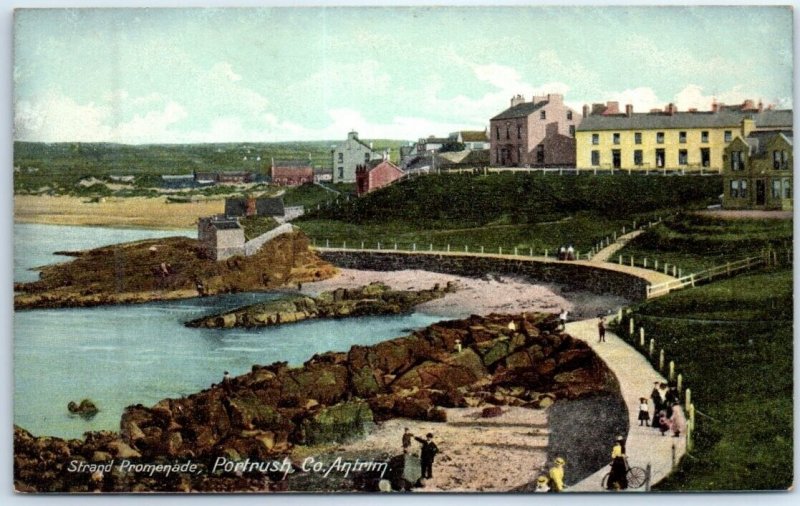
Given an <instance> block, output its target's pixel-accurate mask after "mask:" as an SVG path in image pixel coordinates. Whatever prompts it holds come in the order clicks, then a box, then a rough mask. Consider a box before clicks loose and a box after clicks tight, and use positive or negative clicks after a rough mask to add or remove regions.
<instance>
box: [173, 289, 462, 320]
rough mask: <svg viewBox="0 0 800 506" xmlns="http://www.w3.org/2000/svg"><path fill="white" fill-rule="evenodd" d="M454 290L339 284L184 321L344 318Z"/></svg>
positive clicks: (390, 310) (396, 308) (401, 307)
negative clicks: (310, 293) (313, 293)
mask: <svg viewBox="0 0 800 506" xmlns="http://www.w3.org/2000/svg"><path fill="white" fill-rule="evenodd" d="M452 291H455V286H454V285H453V284H452V283H449V282H448V283H447V286H445V287H443V288H442V287H440V286H439V285H438V284H437V285H435V286H434V287H433V288H431V289H430V290H399V291H398V290H391V289H390V288H389V287H388V286H386V285H384V284H383V283H379V282H375V283H371V284H369V285H367V286H364V287H361V288H350V289H345V288H339V289H337V290H335V291H333V292H323V293H321V294H319V295H318V296H317V297H315V298H312V297H294V298H289V299H280V300H274V301H269V302H262V303H259V304H252V305H249V306H244V307H240V308H236V309H234V310H232V311H228V312H226V313H220V314H216V315H209V316H204V317H202V318H198V319H196V320H192V321H189V322H187V323H186V326H187V327H205V328H231V327H267V326H273V325H283V324H287V323H295V322H300V321H303V320H308V319H314V318H347V317H351V316H375V315H388V314H400V313H405V312H408V311H409V310H411V309H412V308H413V307H414V306H416V305H418V304H422V303H423V302H428V301H431V300H434V299H438V298H440V297H443V296H444V295H445V294H446V293H448V292H452Z"/></svg>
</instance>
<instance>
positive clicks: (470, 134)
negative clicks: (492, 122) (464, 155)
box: [454, 130, 489, 142]
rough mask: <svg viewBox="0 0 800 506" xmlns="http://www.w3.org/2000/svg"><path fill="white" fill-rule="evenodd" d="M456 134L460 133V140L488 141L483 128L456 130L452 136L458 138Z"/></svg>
mask: <svg viewBox="0 0 800 506" xmlns="http://www.w3.org/2000/svg"><path fill="white" fill-rule="evenodd" d="M458 134H461V141H462V142H489V136H488V135H487V134H486V131H485V130H461V131H460V132H456V135H455V136H454V138H458Z"/></svg>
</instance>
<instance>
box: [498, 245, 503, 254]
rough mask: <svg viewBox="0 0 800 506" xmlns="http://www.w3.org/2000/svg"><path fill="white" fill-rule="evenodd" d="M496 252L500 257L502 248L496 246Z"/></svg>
mask: <svg viewBox="0 0 800 506" xmlns="http://www.w3.org/2000/svg"><path fill="white" fill-rule="evenodd" d="M497 251H498V253H497V254H498V255H502V254H503V247H502V246H498V247H497Z"/></svg>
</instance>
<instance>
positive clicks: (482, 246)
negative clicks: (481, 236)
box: [481, 246, 483, 255]
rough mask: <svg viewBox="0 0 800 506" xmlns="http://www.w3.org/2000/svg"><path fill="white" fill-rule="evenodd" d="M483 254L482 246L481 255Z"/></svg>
mask: <svg viewBox="0 0 800 506" xmlns="http://www.w3.org/2000/svg"><path fill="white" fill-rule="evenodd" d="M482 254H483V246H481V255H482Z"/></svg>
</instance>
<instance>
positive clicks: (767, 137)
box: [737, 130, 793, 155]
mask: <svg viewBox="0 0 800 506" xmlns="http://www.w3.org/2000/svg"><path fill="white" fill-rule="evenodd" d="M779 136H780V137H783V139H784V140H785V141H786V143H787V144H789V146H792V145H793V142H792V141H793V139H792V131H791V130H770V131H755V132H750V135H748V136H747V138H746V139H744V141H745V142H746V143H747V145H748V146H749V147H750V154H751V155H763V154H764V153H765V152H766V149H767V144H769V143H770V142H771V141H772V140H773V139H774V138H775V137H779ZM737 138H738V137H737Z"/></svg>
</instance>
